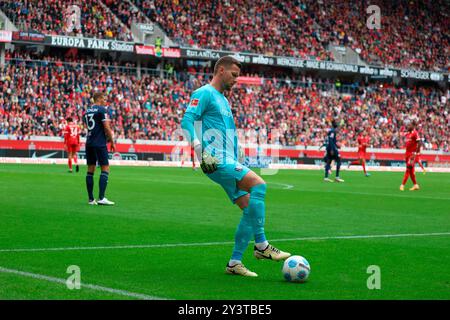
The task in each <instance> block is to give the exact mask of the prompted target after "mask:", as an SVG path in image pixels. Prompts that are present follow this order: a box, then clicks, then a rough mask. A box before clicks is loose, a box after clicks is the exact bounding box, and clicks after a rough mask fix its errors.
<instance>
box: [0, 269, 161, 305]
mask: <svg viewBox="0 0 450 320" xmlns="http://www.w3.org/2000/svg"><path fill="white" fill-rule="evenodd" d="M0 272H2V273H10V274H15V275H18V276H23V277H28V278H33V279H38V280H44V281H48V282H53V283H59V284H63V285H66V281H67V280H66V279H60V278H55V277H50V276H46V275H42V274H38V273H31V272H25V271H20V270H14V269H8V268H3V267H0ZM80 286H81V287H82V288H87V289H91V290H95V291H101V292H107V293H113V294H117V295H121V296H124V297H129V298H136V299H140V300H166V299H165V298H160V297H154V296H148V295H145V294H141V293H135V292H130V291H125V290H119V289H113V288H108V287H103V286H98V285H95V284H87V283H82V282H81V284H80Z"/></svg>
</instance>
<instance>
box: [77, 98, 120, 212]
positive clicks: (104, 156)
mask: <svg viewBox="0 0 450 320" xmlns="http://www.w3.org/2000/svg"><path fill="white" fill-rule="evenodd" d="M83 120H84V122H85V123H86V127H87V129H88V133H87V137H86V163H87V165H88V171H87V175H86V187H87V192H88V196H89V204H91V205H96V204H99V205H109V206H110V205H114V202H112V201H109V200H108V199H106V198H105V191H106V186H107V185H108V176H109V160H108V147H107V142H110V143H111V151H112V152H114V151H115V145H114V136H113V132H112V130H111V126H110V119H109V116H108V112H107V107H105V96H104V93H102V92H96V93H94V105H92V106H90V107H89V108H87V109H86V112H85V113H84V115H83ZM97 163H98V164H99V165H100V167H101V170H102V172H101V174H100V179H99V197H98V201H96V200H95V198H94V194H93V190H94V172H95V166H96V164H97Z"/></svg>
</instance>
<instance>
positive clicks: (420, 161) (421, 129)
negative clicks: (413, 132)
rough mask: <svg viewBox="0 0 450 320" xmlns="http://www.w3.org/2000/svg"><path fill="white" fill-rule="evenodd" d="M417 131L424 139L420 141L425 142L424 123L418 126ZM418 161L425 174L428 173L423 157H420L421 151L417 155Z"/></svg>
mask: <svg viewBox="0 0 450 320" xmlns="http://www.w3.org/2000/svg"><path fill="white" fill-rule="evenodd" d="M417 132H418V133H419V136H420V137H422V139H421V140H420V141H421V143H422V144H423V141H424V139H423V128H422V125H420V124H419V125H418V126H417ZM416 163H417V164H418V165H419V167H420V168H421V169H422V172H423V174H426V172H427V171H426V170H425V168H424V166H423V163H422V159H421V158H420V152H419V153H418V154H417V155H416Z"/></svg>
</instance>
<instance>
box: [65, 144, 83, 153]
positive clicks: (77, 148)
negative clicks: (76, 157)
mask: <svg viewBox="0 0 450 320" xmlns="http://www.w3.org/2000/svg"><path fill="white" fill-rule="evenodd" d="M78 151H80V145H79V144H68V145H67V152H72V153H75V152H78Z"/></svg>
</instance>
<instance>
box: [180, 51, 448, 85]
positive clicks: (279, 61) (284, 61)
mask: <svg viewBox="0 0 450 320" xmlns="http://www.w3.org/2000/svg"><path fill="white" fill-rule="evenodd" d="M181 56H182V57H183V58H191V59H207V60H218V59H220V58H221V57H224V56H233V57H234V58H236V59H237V60H239V61H240V62H242V63H252V64H262V65H270V66H278V67H291V68H299V69H313V70H324V71H336V72H346V73H356V74H362V75H368V76H377V77H386V78H393V77H401V78H410V79H419V80H431V81H444V80H445V79H446V78H447V79H449V78H448V75H447V76H445V75H444V74H443V73H439V72H432V71H423V70H414V69H394V68H387V67H384V68H380V67H375V66H360V65H354V64H345V63H338V62H333V61H319V60H305V59H300V58H295V57H279V56H266V55H262V54H252V53H241V52H239V53H236V52H230V51H221V50H209V49H196V48H188V47H182V48H181Z"/></svg>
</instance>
